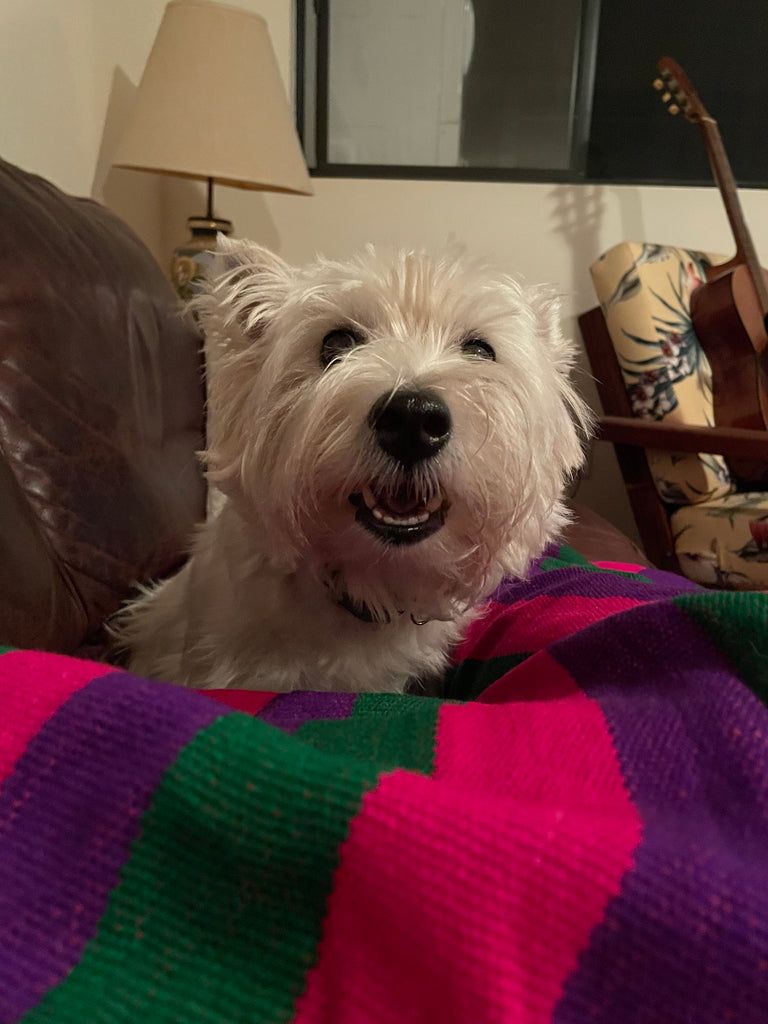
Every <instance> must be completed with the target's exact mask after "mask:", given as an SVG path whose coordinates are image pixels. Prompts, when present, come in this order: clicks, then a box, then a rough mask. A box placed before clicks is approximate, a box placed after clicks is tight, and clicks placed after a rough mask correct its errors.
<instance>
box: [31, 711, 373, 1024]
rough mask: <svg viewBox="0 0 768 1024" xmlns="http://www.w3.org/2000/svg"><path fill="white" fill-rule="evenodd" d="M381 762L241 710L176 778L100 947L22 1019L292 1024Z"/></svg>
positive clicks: (154, 811) (195, 744) (212, 730)
mask: <svg viewBox="0 0 768 1024" xmlns="http://www.w3.org/2000/svg"><path fill="white" fill-rule="evenodd" d="M376 777H377V773H376V771H375V769H374V768H373V767H372V766H368V765H366V764H354V763H351V762H350V761H349V760H347V759H345V758H342V757H336V756H332V755H330V754H328V753H323V752H320V751H317V750H314V749H313V748H312V747H310V746H309V745H307V744H305V743H301V742H299V741H297V740H296V739H295V738H294V737H291V736H287V735H285V734H284V733H282V732H280V731H279V730H278V729H275V728H273V727H271V726H268V725H266V724H265V723H263V722H259V721H255V720H253V719H251V718H250V717H248V716H245V715H241V714H232V715H228V716H225V717H223V718H220V719H218V720H217V721H216V722H214V723H213V724H212V725H211V726H209V727H208V728H207V729H205V730H203V731H202V732H200V733H199V734H198V735H197V736H196V737H195V739H194V740H193V741H192V743H190V744H189V745H188V746H187V747H186V748H185V749H184V750H183V751H182V752H181V754H180V756H179V758H178V760H177V762H176V763H175V764H174V765H173V766H172V767H171V768H169V769H168V771H167V773H166V775H165V777H164V779H163V782H162V784H161V786H160V788H159V789H158V791H157V793H156V794H155V798H154V801H153V803H152V805H151V807H150V808H149V810H148V811H147V813H146V815H145V817H144V821H143V823H142V825H143V829H142V834H141V835H140V837H139V838H138V839H137V840H136V842H135V843H134V846H133V849H132V851H131V858H130V860H129V861H128V863H127V864H126V866H125V868H124V869H123V874H122V880H121V884H120V885H119V886H118V888H117V889H116V890H115V891H114V892H113V894H112V897H111V900H110V903H109V906H108V908H107V910H106V913H105V915H104V917H103V918H102V921H101V923H100V926H99V929H98V933H97V935H96V937H95V939H94V940H93V941H92V942H91V943H90V944H89V946H88V947H87V949H86V951H85V955H84V957H83V960H82V961H81V963H80V964H79V965H78V966H77V967H76V968H75V969H74V970H73V971H72V973H71V974H70V975H69V977H68V978H67V979H66V980H65V981H64V982H63V983H62V984H61V985H60V986H59V987H58V988H56V989H54V990H53V991H51V992H50V993H49V994H48V996H47V998H46V999H45V1000H44V1001H43V1003H42V1004H41V1005H40V1006H39V1007H38V1008H37V1009H36V1010H33V1011H32V1012H31V1013H29V1014H28V1015H27V1016H25V1018H24V1024H32V1022H41V1021H49V1022H50V1021H55V1022H57V1024H58V1022H61V1021H72V1022H75V1021H77V1022H78V1024H118V1022H126V1024H127V1022H129V1021H130V1022H134V1021H140V1022H141V1024H171V1022H174V1024H175V1022H177V1021H181V1020H183V1021H184V1022H185V1024H192V1022H197V1021H201V1022H202V1021H206V1022H210V1021H227V1022H229V1024H234V1022H239V1021H249V1022H251V1021H259V1022H263V1024H272V1022H278V1021H280V1022H287V1021H289V1020H291V1018H292V1016H293V1014H294V1003H295V1000H296V999H297V997H298V996H299V995H300V994H301V992H302V991H303V989H304V984H305V976H306V972H307V970H308V969H309V968H310V967H311V966H312V965H313V964H314V962H315V960H316V956H317V946H318V942H319V940H320V937H321V923H322V920H323V917H324V915H325V910H326V901H327V899H328V895H329V893H330V891H331V889H332V886H333V875H334V871H335V869H336V867H337V865H338V859H339V847H340V844H341V843H343V841H344V840H345V839H346V837H347V834H348V830H349V824H350V821H351V820H352V818H353V817H354V816H355V815H356V814H357V812H358V810H359V808H360V803H361V799H362V797H363V794H364V793H365V792H366V791H367V790H369V789H371V788H372V787H373V786H374V785H375V782H376Z"/></svg>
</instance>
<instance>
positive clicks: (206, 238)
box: [171, 217, 232, 302]
mask: <svg viewBox="0 0 768 1024" xmlns="http://www.w3.org/2000/svg"><path fill="white" fill-rule="evenodd" d="M187 227H188V228H189V232H190V235H191V237H190V238H189V239H188V240H187V241H186V242H184V243H183V245H180V246H178V247H177V248H176V249H174V250H173V257H172V260H171V281H172V282H173V286H174V287H175V289H176V291H177V292H178V294H179V296H180V297H181V298H182V299H183V300H184V302H188V301H189V300H190V299H191V298H193V297H194V295H195V293H196V292H197V291H198V289H199V287H200V282H201V280H202V279H203V278H204V277H205V274H206V270H207V268H208V267H209V266H210V264H211V263H212V262H213V254H214V252H215V251H216V235H217V234H218V233H219V232H221V234H222V235H229V234H231V233H232V221H229V220H221V219H220V218H218V217H190V218H189V219H188V220H187Z"/></svg>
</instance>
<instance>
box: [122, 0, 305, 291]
mask: <svg viewBox="0 0 768 1024" xmlns="http://www.w3.org/2000/svg"><path fill="white" fill-rule="evenodd" d="M113 165H114V166H116V167H128V168H132V169H134V170H140V171H153V172H154V173H156V174H167V175H173V176H176V177H182V178H193V179H199V180H202V181H206V182H207V184H208V204H207V210H206V212H205V214H204V215H203V216H199V217H190V218H189V219H188V221H187V225H188V227H189V230H190V232H191V235H192V237H191V238H190V240H189V241H188V242H186V243H185V244H184V245H182V246H179V247H178V248H177V249H176V250H175V251H174V254H173V262H172V267H171V277H172V280H173V282H174V285H175V286H176V289H177V290H178V292H179V294H180V295H181V296H182V298H189V297H190V295H191V294H192V292H193V291H194V283H195V280H196V279H197V278H199V276H200V275H201V274H202V273H203V272H204V268H205V266H206V264H207V263H209V262H210V260H211V258H212V257H211V250H212V249H214V248H215V246H216V233H217V232H218V231H222V232H223V233H224V234H229V233H230V232H231V231H232V224H231V222H230V221H228V220H222V219H220V218H218V217H216V216H215V215H214V207H213V185H214V182H218V183H219V184H222V185H233V186H235V187H236V188H246V189H255V190H259V191H267V192H286V193H293V194H298V195H311V194H312V185H311V183H310V178H309V174H308V172H307V167H306V163H305V161H304V157H303V155H302V152H301V146H300V144H299V139H298V136H297V134H296V129H295V127H294V123H293V118H292V116H291V110H290V106H289V104H288V100H287V97H286V95H285V90H284V88H283V83H282V80H281V78H280V72H279V70H278V66H277V61H276V59H275V54H274V51H273V49H272V44H271V42H270V38H269V32H268V30H267V24H266V22H265V21H264V19H263V18H262V17H260V16H259V15H257V14H253V13H251V12H250V11H245V10H242V9H241V8H238V7H233V6H230V5H229V4H221V3H216V2H214V0H171V2H170V3H168V4H167V5H166V8H165V13H164V14H163V19H162V21H161V23H160V28H159V29H158V32H157V37H156V39H155V42H154V45H153V46H152V50H151V52H150V55H149V59H148V60H147V65H146V67H145V69H144V74H143V75H142V78H141V82H140V84H139V87H138V90H137V94H136V103H135V107H134V110H133V112H132V115H131V118H130V120H129V122H128V124H127V126H126V129H125V132H124V134H123V136H122V138H121V140H120V143H119V146H118V149H117V152H116V154H115V158H114V160H113Z"/></svg>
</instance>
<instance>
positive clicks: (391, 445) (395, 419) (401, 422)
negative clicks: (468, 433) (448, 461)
mask: <svg viewBox="0 0 768 1024" xmlns="http://www.w3.org/2000/svg"><path fill="white" fill-rule="evenodd" d="M368 423H369V424H370V426H371V428H372V430H373V431H374V432H375V434H376V440H377V441H378V442H379V446H380V447H381V448H383V450H384V451H385V452H386V453H387V455H391V456H392V458H393V459H397V461H398V462H401V463H402V464H403V465H404V466H412V465H413V464H414V463H416V462H421V461H422V460H423V459H431V458H432V456H433V455H437V453H438V452H439V451H440V449H441V448H442V447H443V445H444V444H445V443H446V441H447V440H448V438H449V437H450V436H451V413H450V410H449V409H448V406H447V405H446V404H445V402H444V401H443V400H442V398H441V397H440V396H439V395H438V394H436V392H434V391H429V390H424V391H404V390H403V391H396V392H395V393H394V394H393V395H392V394H386V395H382V396H381V398H379V399H378V401H377V402H376V403H375V405H374V406H373V408H372V409H371V411H370V413H369V414H368Z"/></svg>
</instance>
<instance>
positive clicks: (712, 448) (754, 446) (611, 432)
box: [595, 416, 768, 463]
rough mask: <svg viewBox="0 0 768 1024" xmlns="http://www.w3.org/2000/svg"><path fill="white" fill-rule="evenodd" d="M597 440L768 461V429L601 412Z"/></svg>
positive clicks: (596, 434) (596, 431)
mask: <svg viewBox="0 0 768 1024" xmlns="http://www.w3.org/2000/svg"><path fill="white" fill-rule="evenodd" d="M595 436H596V438H597V439H598V440H600V441H611V442H612V443H613V444H628V445H635V446H637V447H640V448H660V449H662V450H664V451H674V452H702V453H704V454H708V455H725V456H727V457H730V458H733V459H736V458H745V459H765V461H766V463H768V431H765V430H742V429H740V428H737V427H694V426H689V425H688V424H686V423H668V422H666V421H665V420H641V419H636V418H634V417H628V416H600V417H599V419H598V421H597V424H596V429H595Z"/></svg>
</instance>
